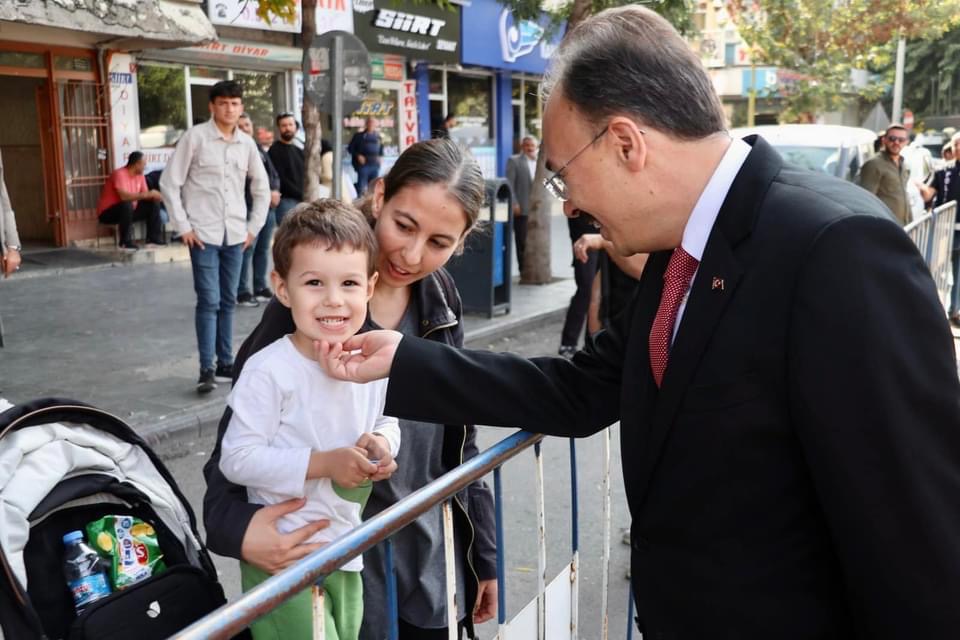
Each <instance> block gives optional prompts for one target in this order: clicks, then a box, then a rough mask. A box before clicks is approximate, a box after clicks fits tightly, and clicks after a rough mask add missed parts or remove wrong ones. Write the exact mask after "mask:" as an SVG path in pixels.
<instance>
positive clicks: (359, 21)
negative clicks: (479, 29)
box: [353, 0, 460, 63]
mask: <svg viewBox="0 0 960 640" xmlns="http://www.w3.org/2000/svg"><path fill="white" fill-rule="evenodd" d="M353 14H354V20H353V22H354V32H355V33H356V34H357V35H358V36H359V37H360V39H361V40H363V42H364V43H365V44H366V45H367V47H368V48H369V49H370V50H371V51H381V52H385V53H398V54H401V55H406V56H408V57H410V58H414V59H416V60H426V61H429V62H449V63H457V62H459V61H460V60H459V57H458V55H457V48H458V47H459V44H460V9H459V8H458V7H454V6H452V7H451V8H450V9H444V8H441V7H439V6H436V5H433V4H417V5H411V7H410V9H409V10H407V11H400V10H399V9H397V7H396V5H395V4H394V3H393V2H392V0H372V1H371V0H356V1H355V2H354V4H353Z"/></svg>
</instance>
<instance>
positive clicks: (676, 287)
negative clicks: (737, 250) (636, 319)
mask: <svg viewBox="0 0 960 640" xmlns="http://www.w3.org/2000/svg"><path fill="white" fill-rule="evenodd" d="M699 264H700V262H699V261H698V260H697V259H696V258H694V257H693V256H691V255H690V254H689V253H687V252H686V251H684V250H683V247H677V248H676V249H674V250H673V254H672V255H671V256H670V262H668V263H667V270H666V271H664V272H663V294H662V295H661V296H660V306H659V307H658V308H657V315H656V317H655V318H654V319H653V327H651V329H650V369H651V370H652V371H653V379H654V381H656V383H657V387H659V386H660V384H661V383H662V382H663V372H664V371H666V370H667V360H668V359H669V357H670V342H671V338H672V337H673V325H674V324H676V321H677V311H678V310H679V309H680V303H681V302H682V301H683V296H684V295H685V294H686V293H687V289H688V288H689V287H690V279H691V278H693V274H694V272H695V271H696V270H697V265H699Z"/></svg>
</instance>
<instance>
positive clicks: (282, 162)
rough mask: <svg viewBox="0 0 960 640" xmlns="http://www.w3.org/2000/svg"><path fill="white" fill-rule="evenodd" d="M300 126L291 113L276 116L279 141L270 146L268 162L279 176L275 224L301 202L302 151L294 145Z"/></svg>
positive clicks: (281, 220)
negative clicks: (278, 197)
mask: <svg viewBox="0 0 960 640" xmlns="http://www.w3.org/2000/svg"><path fill="white" fill-rule="evenodd" d="M299 129H300V124H299V123H298V122H297V119H296V117H294V115H293V114H292V113H289V112H285V113H281V114H280V115H278V116H277V130H278V131H279V132H280V139H279V140H277V141H276V142H274V143H273V144H272V145H270V151H269V153H270V160H272V161H273V166H274V167H276V169H277V173H278V174H280V203H279V204H277V216H276V217H277V224H278V225H279V224H280V223H281V222H283V217H284V216H285V215H287V212H288V211H290V210H291V209H293V208H294V207H295V206H297V205H298V204H300V203H301V202H303V164H304V163H303V149H301V148H300V147H298V146H297V145H296V144H294V139H295V138H296V137H297V131H298V130H299Z"/></svg>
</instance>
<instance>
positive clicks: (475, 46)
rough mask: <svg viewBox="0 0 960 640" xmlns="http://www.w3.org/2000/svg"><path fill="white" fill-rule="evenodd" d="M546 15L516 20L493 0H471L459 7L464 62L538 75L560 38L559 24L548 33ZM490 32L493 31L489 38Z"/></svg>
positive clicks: (561, 33) (561, 34)
mask: <svg viewBox="0 0 960 640" xmlns="http://www.w3.org/2000/svg"><path fill="white" fill-rule="evenodd" d="M549 23H550V19H549V17H547V16H546V15H544V16H543V17H541V19H540V20H539V21H536V22H534V21H532V20H517V19H515V18H514V16H513V13H512V12H511V11H510V10H509V9H507V8H505V7H504V6H502V5H501V4H499V3H498V2H497V1H496V0H473V2H471V3H470V5H469V6H465V7H463V53H462V56H461V57H462V60H463V62H464V63H465V64H475V65H480V66H483V67H491V68H494V69H508V70H511V71H523V72H526V73H536V74H541V73H543V72H544V71H546V68H547V62H548V61H549V60H550V56H551V55H552V54H553V52H554V50H555V49H556V48H557V46H559V44H560V40H561V38H562V37H563V26H561V27H559V28H557V29H556V30H555V32H554V33H552V35H549V36H548V35H547V34H548V33H549V29H548V25H549ZM491 33H495V34H497V37H496V38H492V37H490V36H491Z"/></svg>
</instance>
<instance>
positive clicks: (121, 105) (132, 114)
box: [110, 53, 140, 169]
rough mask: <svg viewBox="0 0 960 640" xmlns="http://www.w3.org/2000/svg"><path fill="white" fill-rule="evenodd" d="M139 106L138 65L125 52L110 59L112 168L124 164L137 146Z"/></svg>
mask: <svg viewBox="0 0 960 640" xmlns="http://www.w3.org/2000/svg"><path fill="white" fill-rule="evenodd" d="M139 114H140V108H139V106H138V102H137V65H136V64H135V63H134V62H133V58H132V57H131V56H130V55H129V54H126V53H115V54H113V56H111V58H110V127H111V129H112V130H113V168H114V169H116V168H117V167H122V166H123V165H125V164H126V163H127V156H129V155H130V152H131V151H136V150H137V149H139V148H140V133H139V132H140V123H139V117H138V116H139Z"/></svg>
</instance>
